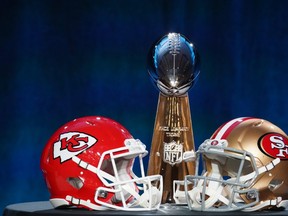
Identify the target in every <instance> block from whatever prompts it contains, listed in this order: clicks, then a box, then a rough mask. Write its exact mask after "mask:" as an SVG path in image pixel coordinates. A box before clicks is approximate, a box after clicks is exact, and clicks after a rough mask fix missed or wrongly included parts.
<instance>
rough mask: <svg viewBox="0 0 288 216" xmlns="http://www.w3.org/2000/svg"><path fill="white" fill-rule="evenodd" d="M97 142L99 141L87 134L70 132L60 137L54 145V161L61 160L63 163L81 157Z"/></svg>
mask: <svg viewBox="0 0 288 216" xmlns="http://www.w3.org/2000/svg"><path fill="white" fill-rule="evenodd" d="M96 142H97V139H96V138H95V137H93V136H90V135H88V134H85V133H80V132H68V133H63V134H61V135H60V137H59V140H58V141H57V142H55V143H54V148H53V156H54V159H56V158H58V157H59V158H60V161H61V163H63V162H64V161H67V160H69V159H71V158H72V157H73V156H76V155H79V154H80V153H82V152H84V151H85V150H87V149H88V148H90V147H91V146H93V145H94V144H95V143H96Z"/></svg>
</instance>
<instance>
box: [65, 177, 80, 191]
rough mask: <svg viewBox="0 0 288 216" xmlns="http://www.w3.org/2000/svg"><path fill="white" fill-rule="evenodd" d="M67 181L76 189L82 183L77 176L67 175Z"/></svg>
mask: <svg viewBox="0 0 288 216" xmlns="http://www.w3.org/2000/svg"><path fill="white" fill-rule="evenodd" d="M67 182H68V183H69V184H70V185H71V186H72V187H73V188H76V189H78V190H79V189H81V188H82V187H83V185H84V183H83V181H82V180H81V179H80V178H79V177H69V178H67Z"/></svg>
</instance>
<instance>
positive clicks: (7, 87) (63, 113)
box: [0, 0, 288, 209]
mask: <svg viewBox="0 0 288 216" xmlns="http://www.w3.org/2000/svg"><path fill="white" fill-rule="evenodd" d="M287 7H288V1H284V0H283V1H281V0H271V1H270V0H257V1H255V0H239V1H237V0H199V1H197V0H190V1H188V0H186V1H185V0H175V1H172V0H151V1H150V0H143V1H140V0H139V1H138V0H130V1H129V0H123V1H121V0H103V1H98V0H94V1H92V0H81V1H80V0H79V1H73V0H69V1H68V0H67V1H65V0H58V1H53V0H50V1H46V0H34V1H33V0H30V1H29V0H27V1H16V0H10V1H3V0H2V1H0V74H1V78H0V126H1V136H0V154H1V159H0V161H1V169H0V173H1V175H0V187H1V193H0V207H1V208H2V209H3V208H4V207H5V206H6V205H8V204H11V203H18V202H27V201H38V200H48V199H49V195H48V192H47V189H46V185H45V184H44V181H43V178H42V173H41V170H40V167H39V163H40V155H41V152H42V149H43V147H44V145H45V143H46V141H47V140H48V139H49V137H50V136H51V135H52V133H53V132H54V131H55V130H56V129H57V128H58V127H60V126H61V125H62V124H64V123H66V122H67V121H70V120H72V119H74V118H76V117H80V116H86V115H102V116H107V117H110V118H112V119H115V120H116V121H119V122H120V123H121V124H122V125H124V126H125V127H126V128H127V129H128V130H129V131H130V132H131V134H132V135H133V136H134V137H135V138H139V139H140V140H142V142H144V143H145V144H146V145H147V146H148V149H150V142H151V139H152V133H153V126H154V118H155V112H156V107H157V100H158V91H157V90H156V89H155V88H154V87H153V85H152V83H151V81H150V79H149V76H148V74H147V70H146V56H147V53H148V50H149V48H150V46H151V44H153V42H154V41H155V40H156V39H157V38H159V37H160V36H163V35H165V34H167V33H168V32H179V33H182V34H183V35H185V36H186V37H187V38H189V39H190V40H191V41H192V42H193V43H194V45H195V46H196V47H197V48H198V50H199V53H200V56H201V74H200V76H199V80H198V82H197V83H196V85H195V86H194V87H193V88H192V89H191V90H190V91H189V98H190V108H191V114H192V120H193V127H194V137H195V142H196V147H197V146H198V145H199V144H200V143H201V142H202V141H203V140H204V139H206V138H209V137H210V135H211V134H212V133H213V132H214V131H215V130H216V128H217V127H218V126H219V125H220V124H222V123H224V122H226V121H228V120H230V119H232V118H236V117H240V116H255V117H262V118H265V119H267V120H270V121H271V122H273V123H274V124H276V125H278V126H279V127H280V128H282V129H283V130H284V131H288V122H287V119H288V112H287V108H288V102H287V97H286V93H287V89H286V88H287V80H288V74H287V72H288V15H287ZM147 160H148V157H147V158H146V161H147Z"/></svg>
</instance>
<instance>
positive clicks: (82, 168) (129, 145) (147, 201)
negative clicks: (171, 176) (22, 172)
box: [41, 116, 162, 211]
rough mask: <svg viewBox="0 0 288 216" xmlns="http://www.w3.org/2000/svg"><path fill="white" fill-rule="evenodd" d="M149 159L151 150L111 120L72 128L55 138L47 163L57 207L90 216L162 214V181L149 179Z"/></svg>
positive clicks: (80, 122)
mask: <svg viewBox="0 0 288 216" xmlns="http://www.w3.org/2000/svg"><path fill="white" fill-rule="evenodd" d="M145 155H147V151H146V146H145V145H144V144H143V143H141V141H140V140H136V139H133V137H132V135H131V134H130V133H129V132H128V131H127V130H126V129H125V128H124V127H123V126H122V125H120V124H119V123H117V122H115V121H113V120H111V119H108V118H105V117H98V116H88V117H82V118H78V119H75V120H73V121H71V122H68V123H67V124H65V125H63V126H62V127H61V128H59V129H58V130H57V131H56V132H55V133H54V134H53V135H52V137H51V138H50V139H49V141H48V143H47V144H46V146H45V148H44V150H43V153H42V157H41V169H42V171H43V174H44V178H45V180H46V183H47V187H48V190H49V192H50V195H51V198H50V202H51V204H52V205H53V206H54V207H55V208H56V207H62V206H73V207H79V208H87V209H90V210H104V209H120V210H127V211H137V210H139V211H140V210H142V211H143V210H153V209H157V208H158V207H159V206H160V202H161V196H162V176H160V175H154V176H145V173H144V166H143V161H142V158H143V157H144V156H145ZM136 164H137V165H139V168H138V171H139V172H140V175H139V176H140V177H138V176H137V175H136V174H135V173H136V170H135V169H136V168H135V166H136ZM134 171H135V172H134Z"/></svg>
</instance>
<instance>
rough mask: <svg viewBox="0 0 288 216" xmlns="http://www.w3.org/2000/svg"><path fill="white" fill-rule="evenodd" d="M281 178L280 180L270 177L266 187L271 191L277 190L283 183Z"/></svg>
mask: <svg viewBox="0 0 288 216" xmlns="http://www.w3.org/2000/svg"><path fill="white" fill-rule="evenodd" d="M283 183H284V182H283V180H280V179H272V180H271V181H270V183H269V185H268V188H269V189H270V190H271V191H275V190H277V189H278V188H279V187H280V186H281V185H282V184H283Z"/></svg>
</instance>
